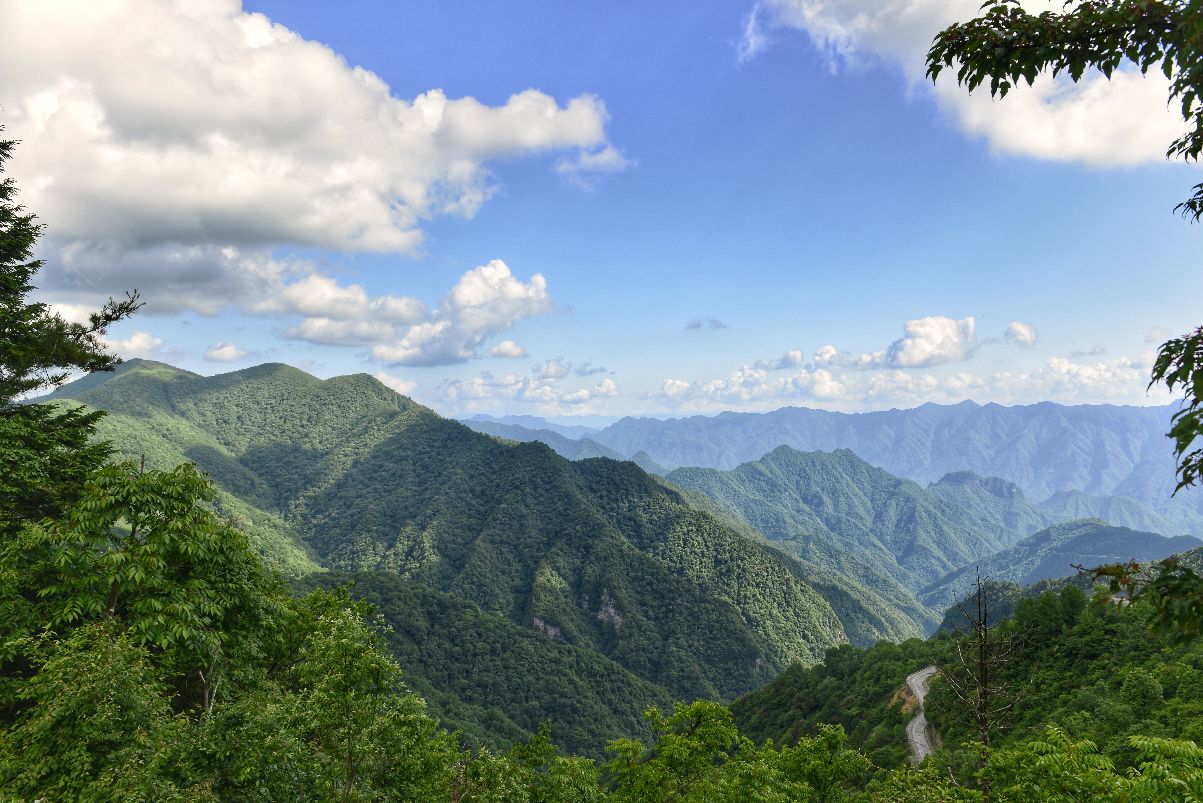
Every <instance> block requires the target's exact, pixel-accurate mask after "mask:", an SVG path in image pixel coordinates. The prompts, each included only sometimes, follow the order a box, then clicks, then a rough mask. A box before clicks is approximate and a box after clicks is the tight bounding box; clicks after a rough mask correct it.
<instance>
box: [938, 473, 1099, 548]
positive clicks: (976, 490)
mask: <svg viewBox="0 0 1203 803" xmlns="http://www.w3.org/2000/svg"><path fill="white" fill-rule="evenodd" d="M927 491H928V493H930V494H931V495H932V496H934V497H936V498H937V499H941V500H943V501H945V502H947V503H949V504H951V505H954V506H956V507H957V508H959V509H960V510H961V511H963V512H964V513H965V514H966V515H967V516H968V517H969V519H970V520H971V521H973V522H974V524H975V525H976V526H979V527H982V528H985V529H986V530H987V531H988V532H990V533H992V534H993V535H994V537H995V538H996V539H997V541H998V543H1000V544H1006V545H1010V544H1014V543H1015V542H1016V541H1017V540H1019V539H1021V538H1025V537H1027V536H1029V535H1032V534H1033V533H1035V532H1037V531H1039V530H1043V529H1044V528H1045V527H1048V526H1049V525H1050V524H1054V523H1055V522H1058V521H1065V520H1067V519H1072V518H1082V517H1081V516H1066V517H1059V516H1057V515H1056V514H1055V513H1052V512H1049V511H1047V510H1045V509H1044V508H1043V506H1037V505H1033V504H1032V503H1031V502H1030V501H1029V500H1028V498H1027V497H1026V496H1025V495H1024V493H1023V491H1022V490H1021V489H1020V487H1019V486H1018V485H1016V484H1015V483H1013V482H1007V481H1006V480H1003V479H999V478H998V477H979V476H978V475H976V474H974V473H973V472H972V471H957V472H954V473H952V474H945V475H944V476H943V477H941V478H940V481H939V482H934V483H932V484H931V485H929V486H927Z"/></svg>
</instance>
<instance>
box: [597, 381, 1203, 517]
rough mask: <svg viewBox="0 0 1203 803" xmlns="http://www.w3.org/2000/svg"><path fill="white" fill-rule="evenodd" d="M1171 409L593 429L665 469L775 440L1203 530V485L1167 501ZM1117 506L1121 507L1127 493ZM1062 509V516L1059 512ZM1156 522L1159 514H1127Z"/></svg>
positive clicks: (929, 478) (627, 424) (751, 452)
mask: <svg viewBox="0 0 1203 803" xmlns="http://www.w3.org/2000/svg"><path fill="white" fill-rule="evenodd" d="M1172 411H1173V408H1171V407H1122V406H1114V405H1079V406H1066V405H1060V404H1054V403H1052V402H1044V403H1041V404H1034V405H1026V406H1016V407H1003V406H1000V405H997V404H986V405H979V404H975V403H973V402H962V403H960V404H955V405H937V404H925V405H923V406H921V407H917V408H915V409H912V410H888V411H884V412H873V413H857V414H848V413H835V412H829V411H825V410H811V409H806V408H798V407H788V408H784V409H781V410H776V411H774V412H770V413H721V414H719V415H716V416H710V417H706V416H694V417H691V418H680V419H671V420H659V419H650V418H624V419H622V420H621V421H618V422H616V423H614V424H612V425H610V426H609V427H606V428H605V429H603V430H602V431H601V432H598V433H596V434H595V435H592V436H590V437H591V438H593V439H594V440H596V441H597V442H599V443H601V444H603V445H605V446H608V447H609V448H611V449H614V450H615V451H617V452H619V453H621V454H624V455H630V454H634V453H635V452H638V451H644V452H646V453H647V454H648V455H649V456H650V457H651V458H652V459H653V460H655V461H656V462H658V463H660V464H661V465H664V466H667V467H670V468H672V467H677V466H703V467H709V468H719V469H732V468H735V467H736V466H738V465H739V464H741V463H744V462H747V461H749V460H756V459H758V458H759V457H760V456H761V455H763V454H766V453H768V452H770V451H772V450H773V449H775V448H776V447H778V446H781V445H786V446H791V447H793V448H795V449H799V450H802V451H817V450H822V451H831V450H834V449H851V450H852V451H853V452H855V453H856V454H857V455H858V456H860V457H862V458H863V459H865V460H867V461H868V462H869V463H872V464H873V465H875V466H879V467H881V468H884V469H885V470H887V471H889V472H890V473H892V474H895V475H898V476H900V477H906V478H907V479H911V480H914V481H916V482H919V483H921V484H927V483H932V482H936V481H937V480H939V479H940V478H942V477H944V476H945V475H946V474H950V473H955V472H961V471H971V472H973V473H975V474H977V475H979V476H982V477H1001V478H1003V479H1005V480H1007V481H1009V482H1012V483H1014V484H1015V485H1017V486H1018V487H1019V488H1020V489H1021V490H1022V491H1023V493H1024V494H1025V495H1026V497H1027V498H1028V499H1029V500H1031V501H1032V502H1033V503H1034V504H1037V503H1040V502H1043V500H1046V499H1048V498H1049V497H1052V496H1053V495H1054V494H1058V493H1061V492H1066V491H1080V492H1082V493H1083V494H1086V495H1087V496H1089V497H1095V498H1102V497H1122V498H1123V499H1127V500H1130V501H1131V502H1134V503H1137V505H1138V506H1137V507H1133V508H1131V511H1138V510H1152V511H1154V512H1155V513H1156V514H1157V515H1158V516H1160V517H1161V518H1160V519H1159V520H1158V521H1159V522H1160V523H1163V524H1164V523H1167V522H1168V524H1169V525H1170V526H1171V527H1172V528H1173V529H1167V532H1169V533H1171V534H1182V533H1186V532H1192V533H1194V534H1203V491H1200V490H1198V489H1192V490H1191V491H1184V492H1182V493H1179V494H1178V496H1177V497H1176V498H1174V499H1172V500H1171V499H1170V492H1171V491H1172V490H1173V487H1174V461H1173V456H1172V453H1171V450H1170V449H1171V444H1170V442H1169V440H1168V439H1167V438H1166V437H1165V433H1166V432H1167V431H1168V430H1169V418H1170V415H1171V413H1172ZM1114 504H1115V505H1117V506H1119V507H1123V506H1124V503H1123V502H1116V503H1114ZM1054 515H1055V514H1054ZM1127 520H1129V521H1131V522H1132V523H1133V524H1141V526H1143V527H1145V528H1152V524H1153V522H1152V521H1147V520H1145V519H1141V518H1131V519H1127Z"/></svg>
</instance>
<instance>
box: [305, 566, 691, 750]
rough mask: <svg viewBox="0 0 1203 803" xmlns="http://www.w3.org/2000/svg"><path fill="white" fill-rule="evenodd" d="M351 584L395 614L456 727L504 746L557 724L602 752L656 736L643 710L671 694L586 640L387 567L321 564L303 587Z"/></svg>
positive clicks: (666, 702) (402, 641)
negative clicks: (620, 740)
mask: <svg viewBox="0 0 1203 803" xmlns="http://www.w3.org/2000/svg"><path fill="white" fill-rule="evenodd" d="M347 583H350V584H353V589H354V595H355V596H356V597H357V598H359V599H363V600H365V601H367V602H370V603H371V604H372V605H373V606H374V607H375V609H376V610H377V611H378V612H379V613H380V615H381V616H383V617H384V620H385V621H386V622H388V625H389V630H388V632H387V634H386V638H387V641H388V646H389V648H390V649H391V651H392V653H393V655H395V656H396V657H397V660H398V662H399V663H400V664H401V666H402V667H404V668H405V680H406V684H407V685H408V686H409V687H410V688H411V689H413V690H414V691H416V692H417V693H419V694H421V695H422V697H423V699H425V700H426V701H427V703H428V704H429V705H430V707H431V708H432V709H433V710H435V711H437V712H438V713H439V718H440V720H441V721H442V723H443V725H444V726H445V727H447V728H448V729H454V730H458V731H460V732H461V733H463V736H464V739H465V741H466V742H468V743H469V744H470V745H472V746H480V745H487V746H490V747H493V748H495V749H505V748H507V747H509V746H510V745H512V744H514V743H515V742H518V741H523V740H525V739H528V738H530V735H531V734H532V733H536V732H537V731H538V730H539V726H540V724H541V723H542V722H544V721H546V720H550V721H551V723H552V734H551V735H552V738H553V739H554V740H555V743H556V744H558V745H560V746H561V747H563V748H564V749H565V750H568V751H570V752H572V753H576V754H584V755H589V756H591V757H594V758H602V757H603V756H604V754H603V752H602V749H601V748H602V746H603V742H604V738H602V739H599V735H601V736H603V737H604V735H605V734H631V735H639V736H644V737H646V736H648V735H650V728H649V727H648V724H647V721H646V719H644V717H643V712H644V711H645V710H647V709H648V708H649V707H650V706H657V707H660V708H664V707H670V706H671V705H672V702H673V698H672V696H671V694H670V693H669V692H668V691H667V690H666V689H665V688H663V687H661V686H657V685H655V684H653V683H649V682H648V681H646V680H643V679H642V678H640V677H639V676H637V675H635V674H634V673H632V672H630V671H629V670H627V669H625V668H624V667H622V666H620V665H619V664H617V663H615V662H614V661H612V660H610V659H609V658H607V657H606V656H604V655H602V654H601V653H599V652H597V651H596V650H591V649H588V648H585V647H579V646H574V645H572V644H568V643H565V642H564V641H563V640H561V639H549V638H547V637H546V635H545V634H544V633H543V632H541V631H539V630H535V629H533V628H530V627H524V626H522V625H518V624H515V623H514V622H512V621H510V620H509V619H506V618H505V617H503V616H499V615H497V614H492V613H486V612H485V611H483V610H482V609H481V608H480V606H478V605H476V604H475V603H473V602H470V601H468V600H466V599H463V598H461V597H457V596H454V595H452V594H445V593H443V592H441V591H435V590H434V589H432V588H429V587H427V586H424V585H422V584H420V583H415V582H412V581H409V580H403V579H402V578H400V577H398V576H397V575H395V574H390V573H388V572H357V573H345V572H323V573H320V574H313V575H310V576H309V577H307V578H305V579H304V580H303V581H301V582H300V583H298V588H299V590H309V589H311V588H314V587H321V588H331V587H336V586H339V585H343V584H347Z"/></svg>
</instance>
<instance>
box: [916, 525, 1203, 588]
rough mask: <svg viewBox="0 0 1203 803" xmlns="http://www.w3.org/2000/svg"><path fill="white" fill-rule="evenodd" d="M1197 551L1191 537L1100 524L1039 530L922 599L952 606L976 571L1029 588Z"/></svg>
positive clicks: (943, 579)
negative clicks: (1108, 567) (1084, 570)
mask: <svg viewBox="0 0 1203 803" xmlns="http://www.w3.org/2000/svg"><path fill="white" fill-rule="evenodd" d="M1198 547H1199V541H1198V539H1195V538H1191V537H1190V536H1185V535H1180V536H1177V537H1174V538H1166V537H1165V536H1163V535H1158V534H1157V533H1146V532H1140V531H1138V530H1129V529H1128V528H1127V527H1112V526H1111V525H1109V524H1107V522H1105V521H1102V520H1100V519H1083V520H1081V521H1070V522H1065V523H1063V524H1056V525H1054V526H1052V527H1049V528H1047V529H1044V530H1041V531H1040V532H1038V533H1036V534H1035V535H1032V536H1031V537H1029V538H1025V539H1024V540H1022V541H1020V542H1019V543H1018V544H1016V545H1015V546H1013V547H1011V548H1009V549H1004V550H1002V551H1001V552H997V553H995V554H994V555H991V556H990V557H988V558H986V559H984V560H982V561H979V562H978V563H977V564H976V566H965V567H962V568H960V569H958V570H956V571H954V572H951V573H949V574H948V575H945V576H944V577H941V578H940V579H939V580H937V581H936V582H934V583H932V584H931V585H929V586H927V587H926V588H924V589H923V590H922V591H920V592H919V595H920V597H921V598H922V599H924V600H925V601H926V602H928V603H929V604H932V605H940V606H946V605H949V604H951V602H952V601H953V599H954V598H955V597H956V596H958V595H961V594H964V593H965V591H966V589H967V588H968V587H969V586H971V585H972V584H973V577H974V571H975V569H976V570H977V571H980V572H981V574H982V576H984V577H990V578H991V579H994V580H999V581H1010V582H1013V583H1017V584H1019V585H1021V586H1027V585H1031V584H1033V583H1037V582H1039V581H1041V580H1055V579H1057V578H1061V577H1067V576H1069V575H1072V574H1074V573H1076V572H1077V568H1076V567H1079V566H1080V567H1084V568H1087V569H1092V568H1095V567H1096V566H1103V565H1107V564H1113V563H1126V562H1128V561H1136V562H1138V563H1151V562H1153V561H1157V560H1161V559H1162V558H1166V557H1169V556H1170V555H1173V554H1175V553H1178V552H1186V551H1188V550H1192V549H1196V548H1198Z"/></svg>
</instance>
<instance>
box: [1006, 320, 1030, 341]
mask: <svg viewBox="0 0 1203 803" xmlns="http://www.w3.org/2000/svg"><path fill="white" fill-rule="evenodd" d="M1006 337H1007V340H1010V341H1011V342H1012V343H1015V344H1017V345H1020V346H1034V345H1036V338H1037V334H1036V327H1035V326H1032V325H1031V324H1030V323H1023V322H1021V321H1011V322H1010V323H1009V324H1007V331H1006Z"/></svg>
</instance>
